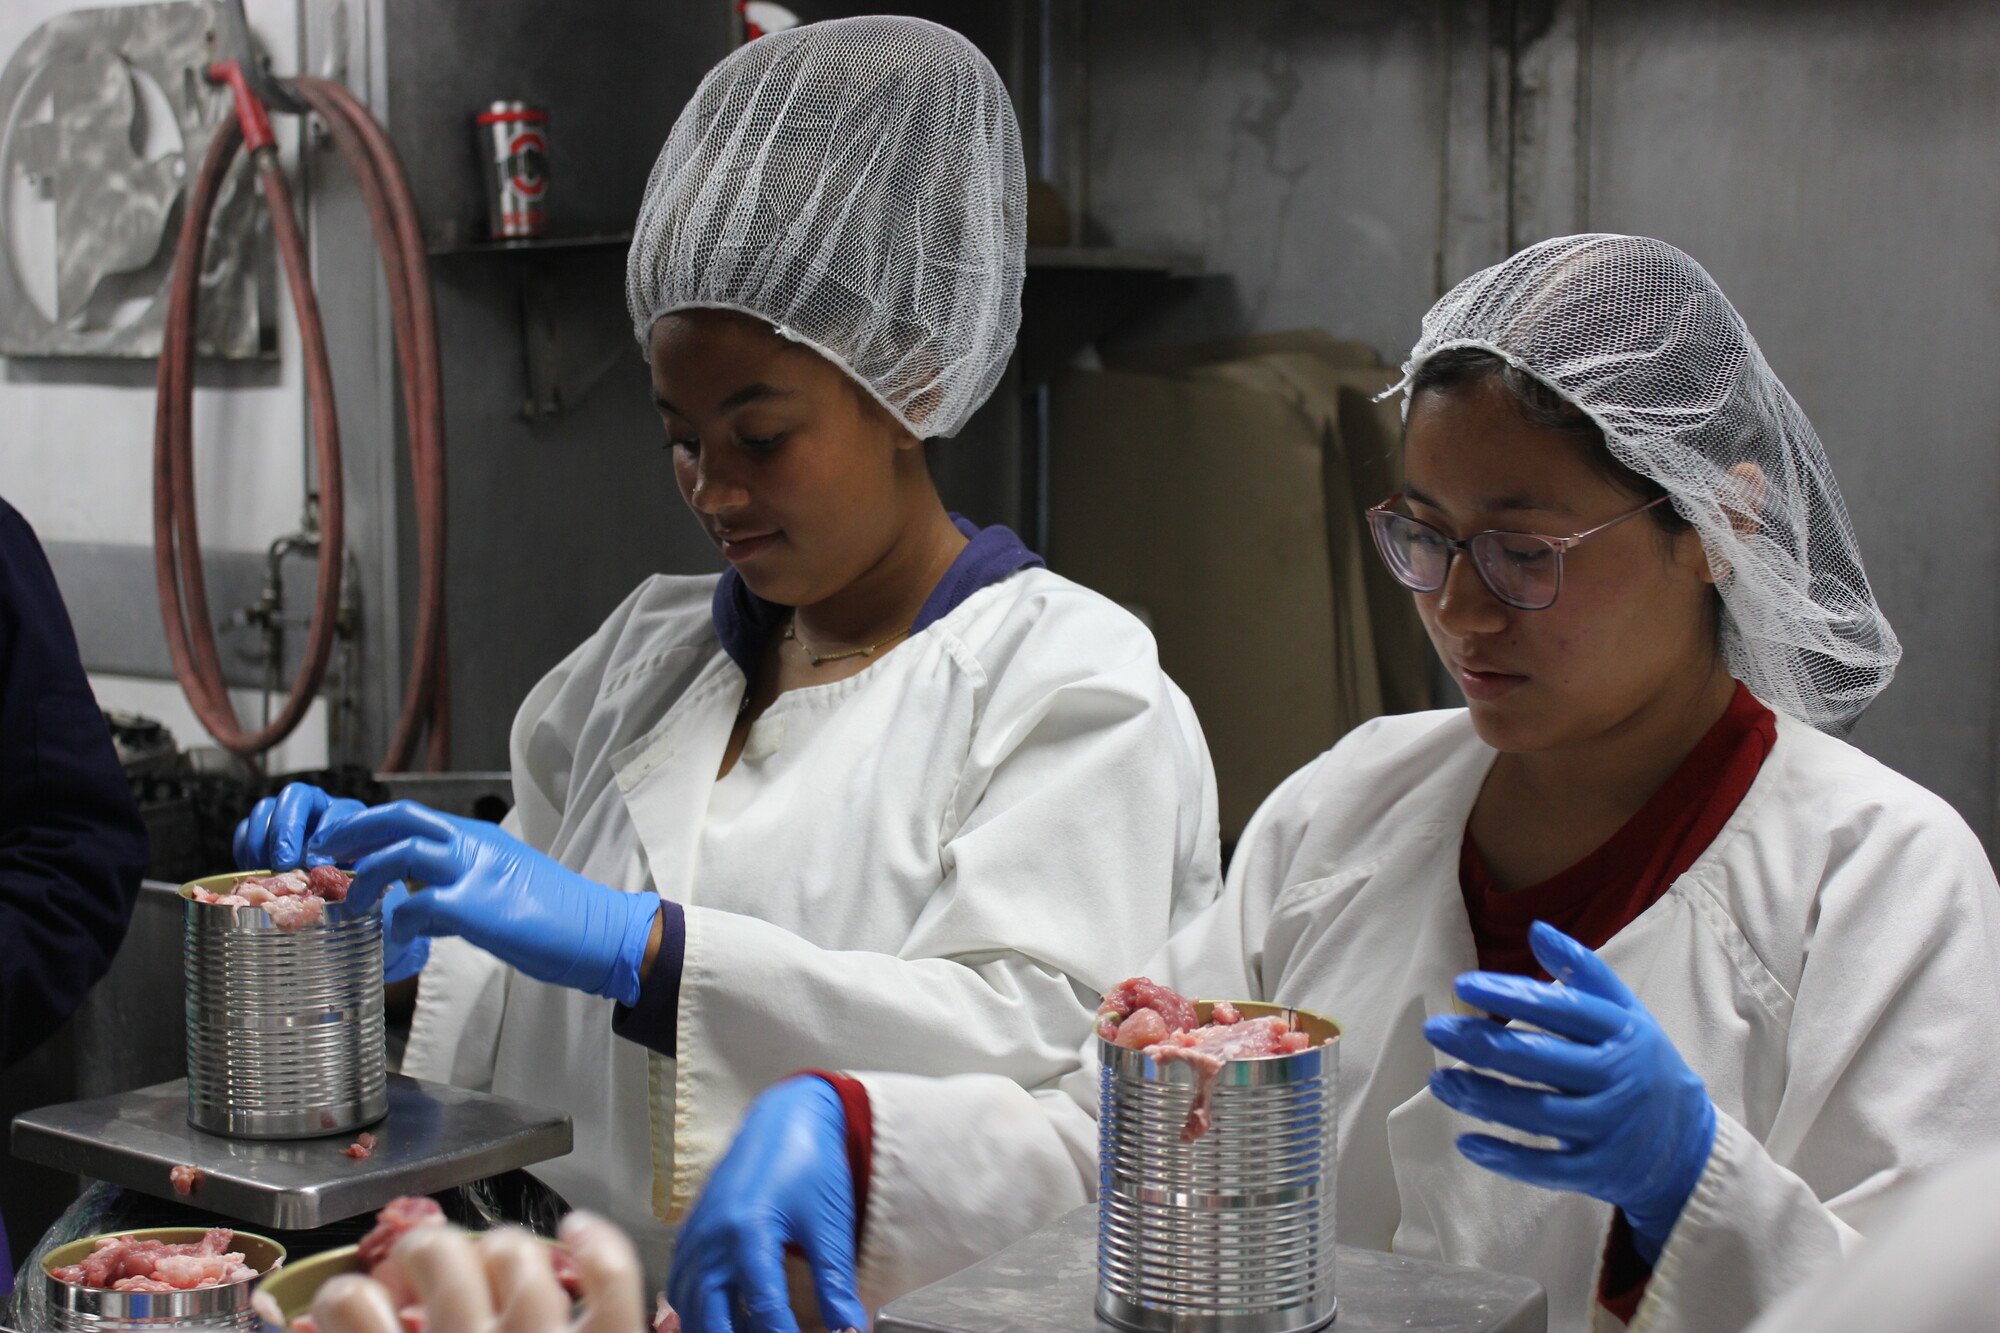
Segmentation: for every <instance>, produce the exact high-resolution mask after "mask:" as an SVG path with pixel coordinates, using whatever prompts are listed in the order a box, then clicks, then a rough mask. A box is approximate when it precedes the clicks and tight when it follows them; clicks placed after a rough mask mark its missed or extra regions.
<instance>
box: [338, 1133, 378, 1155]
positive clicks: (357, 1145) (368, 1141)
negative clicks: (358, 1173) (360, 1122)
mask: <svg viewBox="0 0 2000 1333" xmlns="http://www.w3.org/2000/svg"><path fill="white" fill-rule="evenodd" d="M340 1155H341V1156H342V1157H352V1158H353V1159H354V1160H355V1161H357V1162H359V1161H362V1160H363V1159H365V1158H369V1157H373V1156H374V1155H375V1136H374V1135H373V1134H363V1135H362V1136H361V1137H360V1138H358V1139H356V1140H355V1141H354V1142H352V1143H350V1144H348V1145H347V1146H346V1147H345V1148H342V1149H341V1150H340Z"/></svg>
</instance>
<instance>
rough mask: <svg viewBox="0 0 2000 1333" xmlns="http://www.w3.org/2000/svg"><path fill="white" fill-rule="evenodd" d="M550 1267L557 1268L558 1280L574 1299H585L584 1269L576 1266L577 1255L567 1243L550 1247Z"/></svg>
mask: <svg viewBox="0 0 2000 1333" xmlns="http://www.w3.org/2000/svg"><path fill="white" fill-rule="evenodd" d="M549 1267H551V1268H553V1269H554V1270H555V1274H556V1281H557V1282H559V1283H561V1284H562V1289H563V1291H564V1292H566V1293H567V1294H568V1296H569V1298H570V1299H571V1300H573V1301H580V1300H582V1299H583V1270H582V1269H580V1268H578V1267H577V1266H576V1256H575V1255H573V1254H571V1253H570V1252H569V1247H568V1246H565V1245H552V1246H550V1247H549Z"/></svg>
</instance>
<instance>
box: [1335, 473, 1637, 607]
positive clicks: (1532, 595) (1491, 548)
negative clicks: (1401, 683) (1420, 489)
mask: <svg viewBox="0 0 2000 1333" xmlns="http://www.w3.org/2000/svg"><path fill="white" fill-rule="evenodd" d="M1402 498H1403V495H1402V492H1400V491H1398V492H1397V493H1396V494H1394V495H1392V496H1390V497H1389V498H1388V499H1386V500H1384V501H1383V502H1382V503H1381V504H1379V505H1376V506H1375V507H1374V508H1373V509H1370V510H1369V511H1368V527H1369V529H1370V530H1371V531H1372V532H1373V533H1374V534H1375V549H1376V550H1377V551H1379V552H1381V553H1382V563H1383V564H1385V565H1387V566H1388V567H1389V573H1390V574H1392V575H1394V576H1395V579H1396V582H1398V583H1400V584H1402V585H1403V586H1404V587H1405V588H1408V589H1409V590H1410V591H1411V592H1436V591H1437V590H1438V589H1440V588H1442V587H1444V583H1445V580H1446V579H1447V578H1449V577H1450V576H1451V561H1452V557H1453V556H1454V555H1456V554H1457V553H1458V552H1460V551H1464V552H1465V553H1466V554H1467V555H1469V556H1471V557H1472V567H1473V568H1474V569H1476V570H1478V571H1479V578H1480V581H1481V582H1483V583H1484V584H1485V585H1486V587H1487V589H1488V590H1489V591H1491V592H1492V594H1493V595H1494V596H1495V597H1497V598H1499V599H1500V600H1501V601H1503V602H1505V603H1506V604H1507V605H1509V606H1511V607H1515V608H1517V609H1518V610H1522V611H1545V610H1547V609H1548V608H1549V607H1551V606H1553V605H1555V600H1556V594H1557V593H1559V592H1561V591H1562V571H1563V552H1565V551H1567V550H1569V549H1570V548H1571V547H1573V546H1575V545H1577V544H1578V543H1580V542H1582V541H1583V540H1584V538H1586V537H1595V536H1596V535H1597V534H1598V533H1600V532H1603V531H1604V530H1605V529H1606V528H1615V527H1617V526H1618V525H1619V524H1620V523H1623V522H1624V521H1625V520H1626V519H1628V518H1636V517H1637V516H1638V515H1640V514H1643V513H1645V512H1646V511H1647V510H1648V509H1651V508H1652V507H1653V506H1654V505H1657V504H1661V503H1663V502H1665V501H1666V500H1667V499H1668V498H1669V497H1668V496H1664V495H1662V496H1661V497H1659V499H1657V500H1653V501H1651V502H1650V503H1647V504H1642V505H1640V506H1639V507H1638V508H1637V509H1634V510H1632V511H1631V512H1630V513H1626V514H1620V515H1619V516H1618V517H1617V518H1614V519H1612V520H1611V521H1610V522H1609V523H1600V524H1598V525H1597V526H1596V527H1594V528H1592V529H1590V531H1588V532H1579V533H1577V534H1576V535H1575V536H1573V537H1544V536H1542V535H1541V534H1540V533H1534V532H1497V531H1496V532H1479V533H1474V534H1473V535H1472V536H1470V537H1467V538H1466V539H1465V540H1464V541H1457V540H1455V539H1453V538H1451V537H1447V536H1446V535H1445V534H1444V533H1442V532H1439V531H1438V530H1437V529H1436V528H1434V527H1432V526H1431V525H1430V524H1428V523H1425V522H1422V521H1420V520H1418V519H1414V518H1411V517H1409V516H1408V515H1406V514H1398V513H1394V512H1393V511H1391V510H1390V508H1389V506H1390V505H1393V504H1395V503H1396V502H1397V501H1398V500H1401V499H1402Z"/></svg>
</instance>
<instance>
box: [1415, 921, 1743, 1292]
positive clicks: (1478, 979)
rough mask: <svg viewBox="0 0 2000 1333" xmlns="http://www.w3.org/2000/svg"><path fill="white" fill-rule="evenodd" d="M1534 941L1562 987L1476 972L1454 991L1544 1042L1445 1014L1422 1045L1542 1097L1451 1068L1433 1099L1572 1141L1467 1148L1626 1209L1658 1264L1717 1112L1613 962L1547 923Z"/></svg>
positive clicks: (1471, 1142) (1487, 1141) (1523, 1175)
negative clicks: (1531, 1085)
mask: <svg viewBox="0 0 2000 1333" xmlns="http://www.w3.org/2000/svg"><path fill="white" fill-rule="evenodd" d="M1528 942H1529V944H1530V945H1531V946H1532V947H1533V949H1534V951H1535V957H1536V958H1537V959H1539V960H1540V961H1541V964H1542V966H1543V967H1544V968H1546V969H1547V970H1548V973H1549V975H1550V976H1552V977H1554V978H1555V979H1556V980H1557V981H1559V982H1561V983H1562V984H1561V985H1559V986H1558V985H1553V984H1551V983H1549V982H1545V981H1533V980H1530V979H1529V978H1527V977H1517V976H1509V975H1506V974H1503V973H1498V972H1467V973H1464V974H1463V975H1461V976H1460V977H1459V978H1458V984H1457V991H1458V997H1459V998H1460V999H1462V1000H1464V1001H1465V1002H1466V1003H1467V1004H1470V1005H1473V1006H1475V1007H1476V1008H1479V1009H1482V1010H1484V1011H1485V1012H1487V1013H1489V1014H1495V1015H1498V1016H1499V1017H1501V1018H1503V1019H1507V1018H1514V1019H1519V1020H1521V1021H1522V1022H1525V1023H1532V1024H1534V1025H1535V1026H1536V1027H1538V1028H1541V1029H1543V1031H1542V1032H1522V1031H1519V1030H1513V1029H1509V1028H1507V1027H1505V1026H1504V1025H1503V1024H1501V1023H1496V1022H1493V1021H1492V1020H1490V1019H1484V1018H1458V1017H1439V1018H1432V1019H1429V1020H1427V1021H1426V1022H1425V1023H1424V1036H1425V1038H1426V1039H1427V1040H1429V1042H1430V1043H1431V1045H1433V1046H1435V1047H1437V1048H1438V1049H1439V1050H1440V1051H1443V1052H1444V1053H1445V1054H1446V1055H1449V1056H1453V1057H1455V1058H1457V1059H1459V1060H1463V1061H1464V1062H1465V1063H1467V1064H1469V1065H1476V1066H1478V1067H1479V1068H1481V1069H1491V1070H1493V1071H1494V1072H1495V1073H1499V1074H1505V1075H1506V1076H1507V1077H1509V1078H1515V1079H1522V1080H1524V1081H1526V1082H1530V1083H1539V1084H1542V1085H1544V1086H1543V1087H1541V1088H1524V1087H1519V1086H1516V1085H1514V1084H1511V1083H1505V1082H1502V1081H1501V1080H1500V1079H1496V1078H1489V1077H1487V1076H1486V1075H1484V1074H1475V1073H1472V1072H1471V1071H1470V1070H1465V1069H1441V1070H1438V1071H1437V1072H1435V1073H1433V1074H1432V1075H1431V1091H1432V1092H1433V1093H1435V1094H1436V1095H1437V1098H1438V1100H1439V1101H1442V1102H1443V1103H1444V1104H1445V1105H1447V1106H1450V1107H1452V1108H1453V1109H1455V1110H1458V1111H1463V1112H1464V1113H1465V1114H1466V1115H1469V1116H1474V1117H1477V1118H1478V1119H1480V1120H1490V1121H1492V1122H1494V1123H1495V1124H1500V1125H1508V1126H1511V1127H1512V1128H1514V1129H1518V1130H1524V1131H1526V1132H1527V1133H1530V1134H1542V1135H1546V1136H1548V1137H1549V1138H1552V1139H1555V1140H1556V1141H1557V1142H1559V1143H1561V1144H1562V1145H1563V1146H1562V1147H1561V1148H1555V1149H1547V1148H1526V1147H1522V1146H1521V1145H1520V1144H1517V1143H1509V1142H1507V1141H1505V1140H1504V1139H1498V1138H1494V1137H1492V1136H1491V1135H1486V1134H1462V1135H1460V1136H1459V1140H1458V1150H1459V1151H1460V1152H1462V1153H1464V1154H1465V1155H1466V1156H1467V1157H1468V1158H1470V1159H1471V1160H1472V1161H1474V1162H1477V1163H1478V1164H1479V1165H1481V1166H1483V1167H1486V1168H1487V1169H1489V1170H1492V1171H1497V1172H1499V1173H1500V1174H1501V1175H1503V1176H1512V1177H1513V1178H1514V1179H1516V1180H1524V1181H1526V1182H1528V1183H1529V1184H1530V1185H1540V1186H1542V1187H1543V1188H1544V1189H1552V1190H1576V1191H1579V1192H1580V1193H1584V1194H1588V1195H1590V1196H1591V1197H1593V1198H1597V1199H1602V1200H1604V1201H1605V1202H1606V1203H1609V1204H1614V1205H1616V1206H1617V1207H1619V1208H1622V1209H1623V1210H1624V1211H1625V1220H1626V1221H1627V1222H1628V1223H1630V1224H1631V1227H1632V1241H1633V1247H1634V1248H1635V1249H1637V1250H1638V1251H1639V1255H1640V1257H1641V1258H1643V1259H1644V1260H1645V1261H1646V1262H1647V1263H1649V1264H1650V1263H1653V1262H1655V1261H1657V1260H1658V1259H1659V1257H1660V1250H1661V1248H1662V1247H1663V1246H1664V1245H1665V1244H1666V1243H1667V1236H1668V1234H1669V1233H1670V1232H1672V1231H1673V1229H1674V1221H1675V1219H1677V1218H1678V1217H1679V1216H1680V1215H1681V1209H1682V1208H1683V1207H1684V1206H1685V1205H1686V1204H1687V1201H1688V1196H1689V1195H1691V1194H1693V1193H1694V1187H1695V1182H1696V1181H1698V1180H1700V1179H1701V1173H1702V1170H1703V1168H1704V1167H1706V1166H1707V1164H1708V1154H1709V1150H1710V1149H1711V1148H1713V1147H1714V1145H1715V1103H1714V1102H1713V1101H1711V1100H1709V1096H1708V1089H1707V1088H1706V1087H1705V1086H1703V1084H1702V1081H1701V1079H1700V1078H1699V1077H1698V1076H1696V1074H1695V1072H1694V1071H1693V1070H1692V1069H1689V1068H1688V1067H1687V1062H1686V1061H1684V1060H1682V1059H1681V1055H1680V1052H1679V1051H1677V1050H1675V1049H1674V1044H1673V1042H1671V1041H1670V1040H1668V1039H1667V1034H1666V1033H1665V1032H1663V1031H1661V1030H1660V1025H1659V1023H1658V1022H1657V1021H1655V1020H1654V1018H1653V1016H1652V1015H1651V1014H1649V1013H1647V1012H1646V1009H1645V1006H1643V1005H1641V1004H1640V1003H1639V1001H1638V1000H1637V999H1636V998H1634V997H1633V994H1632V992H1631V991H1630V990H1627V989H1626V987H1625V983H1624V982H1622V981H1620V980H1619V979H1618V974H1617V973H1615V972H1613V971H1612V970H1611V969H1610V968H1609V967H1607V966H1605V964H1604V961H1603V960H1602V959H1600V958H1599V957H1598V956H1597V955H1596V954H1594V953H1592V952H1591V951H1590V950H1588V949H1586V948H1584V947H1583V946H1582V945H1581V944H1578V943H1577V942H1576V941H1575V940H1573V939H1571V938H1570V937H1569V936H1567V935H1565V934H1563V933H1562V932H1561V931H1559V930H1557V929H1556V928H1555V927H1554V926H1551V925H1549V924H1547V923H1546V922H1542V921H1537V922H1536V923H1535V924H1534V926H1533V927H1531V928H1530V930H1529V932H1528ZM1550 1034H1553V1035H1550ZM1548 1089H1553V1091H1549V1090H1548Z"/></svg>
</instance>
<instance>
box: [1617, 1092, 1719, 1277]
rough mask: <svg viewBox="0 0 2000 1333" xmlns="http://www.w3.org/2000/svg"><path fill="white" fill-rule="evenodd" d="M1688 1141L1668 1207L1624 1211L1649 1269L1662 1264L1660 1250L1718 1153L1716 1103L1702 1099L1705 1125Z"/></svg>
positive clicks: (1705, 1098) (1677, 1166) (1702, 1120)
mask: <svg viewBox="0 0 2000 1333" xmlns="http://www.w3.org/2000/svg"><path fill="white" fill-rule="evenodd" d="M1686 1142H1687V1151H1686V1153H1685V1155H1683V1156H1682V1157H1681V1158H1680V1160H1679V1161H1677V1162H1675V1163H1674V1166H1675V1168H1676V1170H1677V1171H1678V1173H1679V1177H1680V1178H1679V1179H1678V1180H1677V1181H1676V1182H1675V1184H1674V1189H1673V1193H1672V1195H1671V1197H1670V1198H1669V1200H1668V1202H1667V1204H1666V1206H1665V1207H1661V1208H1658V1209H1657V1210H1656V1209H1652V1208H1647V1209H1643V1210H1641V1211H1639V1212H1636V1213H1635V1212H1634V1211H1632V1209H1630V1208H1627V1209H1625V1210H1624V1211H1625V1221H1626V1223H1627V1225H1629V1226H1630V1227H1631V1228H1632V1248H1633V1249H1635V1250H1637V1251H1638V1252H1639V1257H1640V1258H1641V1259H1644V1260H1645V1261H1646V1264H1647V1266H1648V1267H1651V1266H1653V1265H1654V1264H1657V1263H1658V1262H1659V1261H1660V1251H1661V1250H1664V1249H1665V1248H1666V1247H1667V1237H1669V1236H1671V1235H1673V1233H1674V1224H1675V1223H1676V1222H1678V1221H1680V1219H1681V1213H1682V1211H1683V1210H1684V1209H1686V1207H1687V1201H1688V1200H1689V1199H1691V1198H1693V1197H1694V1187H1695V1186H1696V1185H1698V1184H1700V1183H1701V1176H1702V1172H1704V1171H1706V1170H1707V1169H1708V1159H1709V1157H1710V1155H1711V1154H1713V1153H1714V1151H1715V1103H1714V1102H1713V1101H1711V1100H1709V1099H1708V1098H1707V1097H1703V1098H1702V1100H1701V1125H1700V1127H1699V1128H1698V1129H1697V1130H1696V1131H1695V1132H1694V1134H1693V1135H1691V1136H1690V1137H1689V1138H1688V1139H1687V1141H1686Z"/></svg>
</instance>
